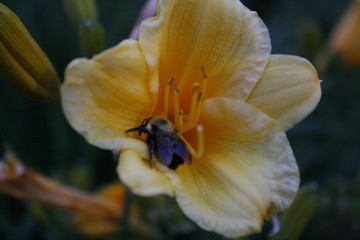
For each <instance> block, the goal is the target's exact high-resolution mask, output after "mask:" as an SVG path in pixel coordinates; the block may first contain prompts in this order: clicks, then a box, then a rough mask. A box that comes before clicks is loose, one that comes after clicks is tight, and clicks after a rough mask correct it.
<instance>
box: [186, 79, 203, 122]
mask: <svg viewBox="0 0 360 240" xmlns="http://www.w3.org/2000/svg"><path fill="white" fill-rule="evenodd" d="M200 87H201V86H200V84H199V83H197V82H196V83H194V85H193V87H192V89H191V94H192V98H191V106H190V113H189V116H188V121H187V126H188V125H189V124H191V123H192V122H193V119H194V117H195V110H196V104H197V101H196V99H197V96H196V89H198V88H200Z"/></svg>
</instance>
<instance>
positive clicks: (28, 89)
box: [0, 4, 60, 100]
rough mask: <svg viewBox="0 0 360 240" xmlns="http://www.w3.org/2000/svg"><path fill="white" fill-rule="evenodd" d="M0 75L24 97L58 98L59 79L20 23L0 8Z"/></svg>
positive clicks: (14, 16)
mask: <svg viewBox="0 0 360 240" xmlns="http://www.w3.org/2000/svg"><path fill="white" fill-rule="evenodd" d="M0 75H1V76H2V77H3V78H5V79H6V80H7V81H8V82H9V83H10V84H11V85H12V86H14V87H15V88H16V89H17V90H18V91H19V92H21V93H22V94H23V95H25V96H27V97H30V98H34V99H37V100H55V99H58V98H59V93H60V92H59V77H58V75H57V73H56V71H55V69H54V67H53V65H52V63H51V62H50V60H49V59H48V57H47V56H46V54H45V53H44V52H43V51H42V50H41V48H40V47H39V45H38V44H37V43H36V42H35V40H34V39H33V38H32V37H31V35H30V33H29V32H28V31H27V30H26V28H25V26H24V25H23V24H22V22H21V21H20V19H19V18H18V17H17V16H16V15H15V14H14V13H13V12H12V11H11V10H10V9H9V8H7V7H6V6H5V5H3V4H0Z"/></svg>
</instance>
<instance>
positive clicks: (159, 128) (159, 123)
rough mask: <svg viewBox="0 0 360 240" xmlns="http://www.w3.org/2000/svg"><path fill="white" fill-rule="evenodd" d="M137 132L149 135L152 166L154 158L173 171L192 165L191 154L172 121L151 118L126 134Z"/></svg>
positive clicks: (148, 143)
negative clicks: (181, 166)
mask: <svg viewBox="0 0 360 240" xmlns="http://www.w3.org/2000/svg"><path fill="white" fill-rule="evenodd" d="M136 131H138V132H139V136H140V135H141V134H142V133H144V134H147V138H146V143H147V145H148V147H149V155H150V156H149V161H150V166H152V162H153V160H154V156H156V157H157V158H158V159H159V160H160V161H161V163H162V164H164V165H165V166H167V167H169V168H170V169H173V170H175V169H176V168H177V167H178V166H179V165H181V164H184V163H186V164H191V162H192V158H191V154H190V152H189V150H188V148H187V147H186V144H185V142H184V141H183V140H182V139H181V138H180V137H179V135H178V134H177V132H176V130H175V129H174V127H173V125H172V124H171V122H170V121H168V120H166V119H164V118H162V117H151V118H148V119H144V121H143V122H142V123H141V125H140V126H139V127H136V128H131V129H129V130H127V131H125V133H129V132H136Z"/></svg>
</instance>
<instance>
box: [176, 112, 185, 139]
mask: <svg viewBox="0 0 360 240" xmlns="http://www.w3.org/2000/svg"><path fill="white" fill-rule="evenodd" d="M183 114H184V111H183V110H182V109H180V111H179V122H178V123H179V125H178V127H177V132H178V134H180V135H181V133H182V131H183Z"/></svg>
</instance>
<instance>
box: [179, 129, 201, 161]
mask: <svg viewBox="0 0 360 240" xmlns="http://www.w3.org/2000/svg"><path fill="white" fill-rule="evenodd" d="M196 133H197V142H198V144H197V148H198V149H197V151H195V150H194V148H193V147H192V146H191V145H190V144H189V143H188V142H187V141H186V140H185V139H184V141H185V143H186V146H187V148H188V149H189V152H190V154H191V156H192V157H193V158H201V157H202V156H203V155H204V151H205V137H204V127H203V126H202V125H201V124H199V125H197V126H196Z"/></svg>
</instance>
